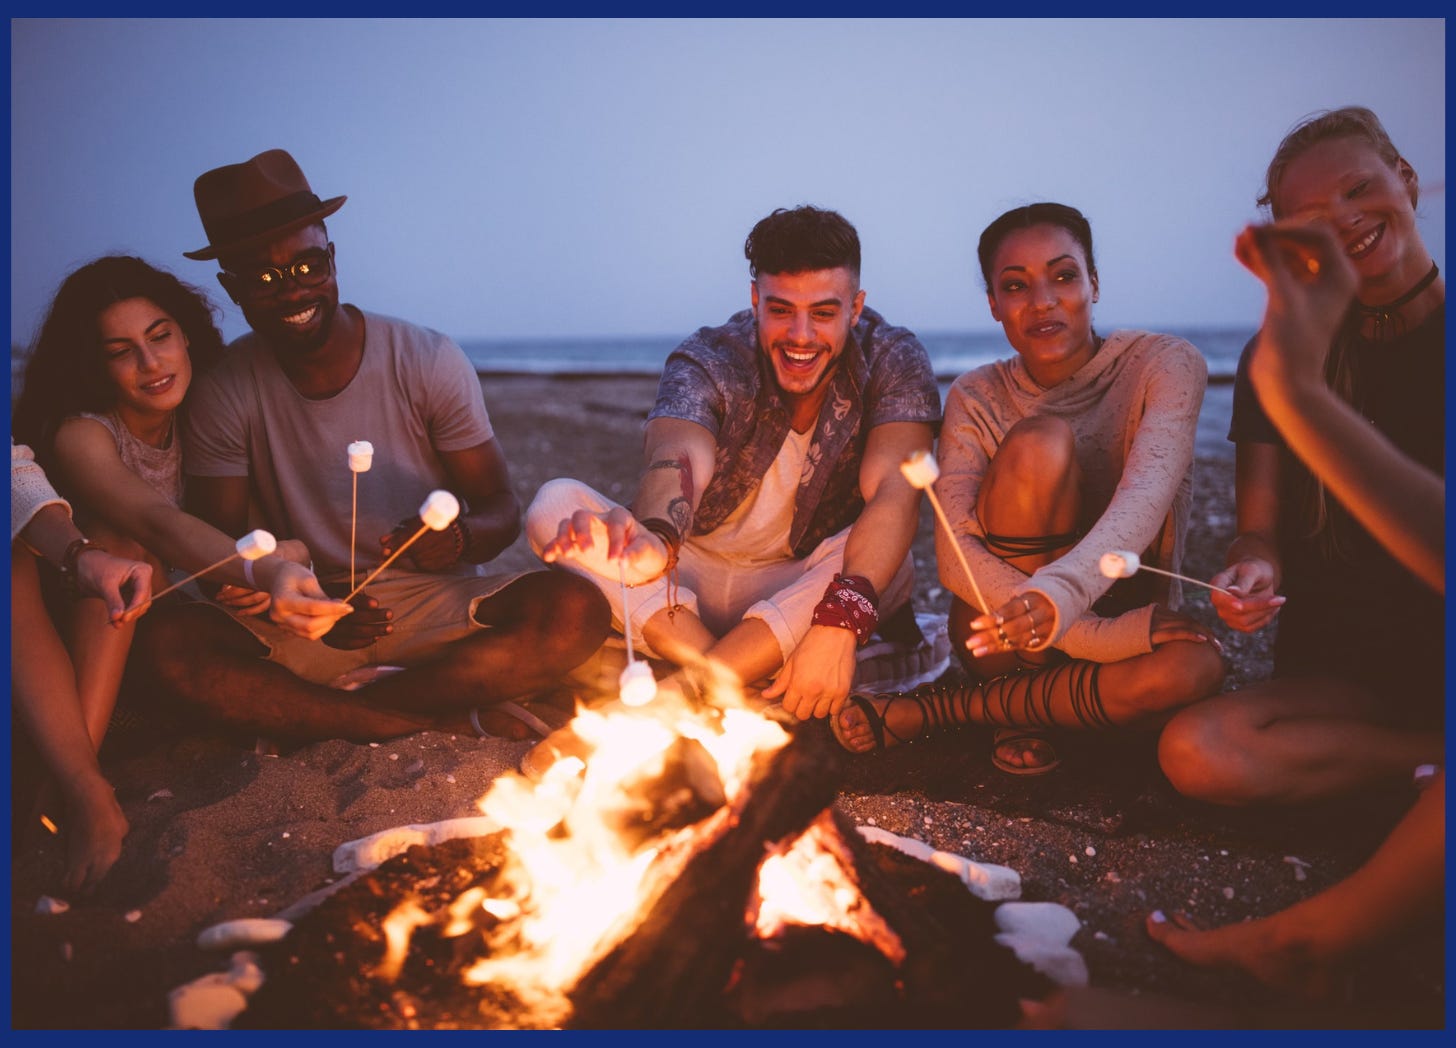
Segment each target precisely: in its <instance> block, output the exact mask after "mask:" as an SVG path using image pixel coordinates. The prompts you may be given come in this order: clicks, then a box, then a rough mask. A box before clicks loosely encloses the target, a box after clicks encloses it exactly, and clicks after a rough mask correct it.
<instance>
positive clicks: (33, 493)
mask: <svg viewBox="0 0 1456 1048" xmlns="http://www.w3.org/2000/svg"><path fill="white" fill-rule="evenodd" d="M47 506H65V507H66V512H67V513H70V512H71V504H70V503H69V502H67V501H66V500H65V499H63V498H61V496H60V495H58V494H56V489H55V488H53V487H51V484H50V481H48V480H46V475H45V470H43V469H41V468H40V466H39V465H37V464H36V461H35V453H34V452H33V451H31V450H30V448H28V447H26V446H25V445H24V444H17V443H15V438H14V437H11V438H10V541H11V542H14V541H15V540H16V538H17V537H18V536H19V535H20V532H21V530H22V529H24V527H25V526H26V525H27V524H29V523H30V518H31V517H33V516H35V515H36V514H37V513H39V512H40V511H41V510H43V509H44V508H45V507H47Z"/></svg>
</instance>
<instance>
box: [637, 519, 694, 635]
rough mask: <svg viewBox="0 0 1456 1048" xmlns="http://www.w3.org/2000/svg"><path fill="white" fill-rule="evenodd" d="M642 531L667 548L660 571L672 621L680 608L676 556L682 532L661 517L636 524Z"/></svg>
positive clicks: (668, 615) (668, 616)
mask: <svg viewBox="0 0 1456 1048" xmlns="http://www.w3.org/2000/svg"><path fill="white" fill-rule="evenodd" d="M637 523H638V524H640V525H641V526H642V529H643V530H644V531H650V532H652V534H654V535H656V536H657V537H658V538H659V539H661V540H662V544H663V545H664V546H666V547H667V567H665V568H663V569H662V573H663V575H665V576H666V577H667V618H668V621H669V622H671V621H672V617H673V615H675V614H676V613H677V609H678V608H679V607H681V605H680V604H679V603H678V599H677V555H678V550H679V549H681V548H682V542H683V539H682V532H680V531H678V530H677V525H675V524H673V522H672V521H670V520H666V519H664V518H662V517H648V518H647V519H646V520H639V521H638V522H637Z"/></svg>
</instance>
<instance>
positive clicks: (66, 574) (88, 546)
mask: <svg viewBox="0 0 1456 1048" xmlns="http://www.w3.org/2000/svg"><path fill="white" fill-rule="evenodd" d="M88 550H95V551H97V552H98V553H105V552H107V549H106V547H105V546H103V545H101V544H100V543H99V542H92V541H91V540H90V539H88V538H79V539H74V540H72V542H71V544H70V545H69V546H67V547H66V552H65V553H63V554H61V583H62V585H63V586H64V587H65V590H66V592H67V593H69V594H71V596H73V597H74V596H75V595H76V593H77V587H76V561H77V560H79V559H80V557H81V554H83V553H85V552H87V551H88Z"/></svg>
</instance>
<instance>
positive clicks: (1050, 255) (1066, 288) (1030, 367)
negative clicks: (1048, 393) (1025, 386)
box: [986, 224, 1097, 387]
mask: <svg viewBox="0 0 1456 1048" xmlns="http://www.w3.org/2000/svg"><path fill="white" fill-rule="evenodd" d="M990 277H991V285H990V290H989V291H988V292H987V295H986V297H987V299H988V300H989V302H990V304H991V316H992V317H994V318H995V319H996V320H997V321H999V322H1000V324H1001V327H1002V328H1003V329H1004V330H1005V332H1006V339H1007V341H1009V342H1010V343H1011V346H1012V348H1013V349H1015V350H1016V352H1017V353H1018V354H1019V355H1020V356H1021V359H1022V362H1023V363H1024V364H1025V365H1026V370H1027V371H1029V372H1030V373H1031V377H1032V378H1033V379H1035V380H1036V382H1037V384H1038V385H1040V386H1043V387H1051V386H1054V385H1056V384H1057V383H1059V382H1061V381H1062V380H1063V379H1066V378H1070V377H1071V376H1072V375H1073V374H1075V373H1076V371H1077V369H1078V368H1080V367H1081V366H1082V365H1083V364H1085V363H1086V362H1087V361H1088V360H1091V359H1092V354H1093V353H1094V352H1095V344H1094V342H1093V336H1092V303H1094V302H1096V301H1097V276H1096V274H1094V273H1092V272H1091V271H1090V267H1089V266H1088V265H1087V256H1086V253H1085V252H1084V251H1083V250H1082V245H1081V244H1079V243H1078V242H1077V238H1076V237H1074V236H1072V234H1071V232H1069V231H1068V230H1066V229H1063V228H1062V227H1061V226H1056V225H1049V224H1041V225H1034V226H1029V227H1027V228H1025V229H1018V230H1015V231H1013V232H1011V233H1008V234H1007V235H1006V237H1005V239H1004V240H1002V241H1001V244H1000V246H998V247H997V248H996V254H995V257H994V258H993V259H992V263H991V269H990Z"/></svg>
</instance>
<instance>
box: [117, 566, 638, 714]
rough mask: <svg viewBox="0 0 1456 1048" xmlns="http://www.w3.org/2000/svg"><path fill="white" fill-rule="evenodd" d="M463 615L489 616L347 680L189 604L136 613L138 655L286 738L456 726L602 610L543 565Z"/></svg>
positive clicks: (569, 662)
mask: <svg viewBox="0 0 1456 1048" xmlns="http://www.w3.org/2000/svg"><path fill="white" fill-rule="evenodd" d="M475 618H476V621H477V622H478V623H480V624H481V625H484V626H489V627H491V628H489V629H485V630H477V631H473V632H471V633H470V634H468V635H466V636H465V637H463V638H462V639H460V640H458V641H456V642H454V643H452V644H450V645H449V646H448V647H447V648H446V649H445V650H444V652H443V653H442V654H440V655H439V656H437V657H435V658H433V659H431V660H429V661H425V662H421V663H420V664H417V665H413V666H411V667H409V668H408V669H406V670H405V671H404V672H401V673H396V674H394V675H392V676H389V677H385V678H383V679H381V680H379V681H378V682H376V683H374V684H372V685H371V686H369V687H367V688H364V689H361V690H359V691H356V692H341V691H337V690H335V689H332V688H329V687H326V686H324V685H322V684H315V683H311V682H310V681H307V680H305V679H303V678H301V677H299V676H296V675H295V674H293V673H291V672H290V671H289V670H287V669H285V668H284V667H282V666H280V665H277V664H275V663H272V662H269V661H267V660H266V659H265V658H264V657H263V656H264V655H265V649H264V646H263V644H262V643H261V642H260V641H259V640H258V639H257V638H255V637H254V636H253V635H252V634H251V633H249V632H248V631H247V630H246V629H244V628H242V627H241V626H240V625H239V624H238V623H236V622H234V621H231V620H230V618H229V617H228V616H226V615H225V614H224V613H221V612H220V611H219V610H218V609H216V608H213V607H210V606H207V605H201V604H190V605H183V606H181V607H175V608H168V609H157V610H154V611H153V612H152V613H151V614H150V615H148V616H147V617H146V619H145V620H143V621H144V624H145V627H146V628H144V629H143V630H142V631H141V633H140V634H139V636H138V639H137V648H138V659H139V662H140V663H141V664H142V665H143V666H144V667H145V669H146V670H147V672H148V673H149V674H150V675H151V676H152V677H153V678H154V681H155V683H156V684H157V685H158V686H159V687H160V689H161V690H162V692H163V693H164V694H165V695H167V696H169V697H170V698H172V699H174V700H176V701H179V702H181V703H182V704H183V705H185V706H189V707H192V708H194V709H197V710H200V711H201V712H202V713H204V714H205V715H207V716H209V717H211V718H212V719H214V720H216V721H218V722H220V723H222V724H224V725H226V726H228V727H231V728H234V729H239V730H243V731H247V732H251V733H255V734H262V735H266V736H268V737H270V738H278V739H284V740H288V741H291V742H309V741H315V740H319V739H330V738H342V739H349V740H351V741H354V742H369V741H376V740H379V739H387V738H393V737H395V736H399V735H407V734H410V733H412V732H416V731H422V730H426V729H431V728H440V729H458V728H460V727H461V726H462V725H463V718H464V716H465V714H466V713H467V712H468V711H469V710H470V709H471V708H473V707H475V706H490V705H494V704H496V703H499V702H502V701H505V700H507V699H513V698H519V697H522V696H525V695H530V694H533V693H535V692H538V691H541V690H543V689H545V688H547V687H550V686H551V685H552V684H555V683H556V682H557V681H559V680H560V679H561V678H562V677H563V676H564V675H565V674H566V673H567V672H568V671H569V670H571V669H572V668H573V667H575V666H576V665H577V664H578V663H580V662H582V661H584V660H585V659H586V658H587V656H589V655H590V654H591V653H592V652H593V651H594V650H595V649H596V648H597V646H598V645H599V644H600V643H601V639H602V637H603V636H604V635H605V634H606V630H607V626H608V619H609V613H608V610H607V606H606V603H605V602H604V601H603V600H602V599H601V596H600V595H599V594H598V593H597V592H596V591H595V590H594V589H593V588H592V587H591V586H590V585H588V584H586V583H585V582H583V581H582V580H581V579H578V578H576V577H574V576H572V575H568V574H566V573H564V572H556V571H550V572H545V571H543V572H534V573H532V574H529V575H526V576H523V577H521V578H519V579H517V580H515V581H514V582H512V583H510V584H509V585H507V586H505V587H504V588H503V589H501V590H499V591H497V592H496V593H494V594H492V595H491V596H489V597H487V598H485V599H484V600H481V601H480V602H479V603H478V604H477V606H476V609H475Z"/></svg>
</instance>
